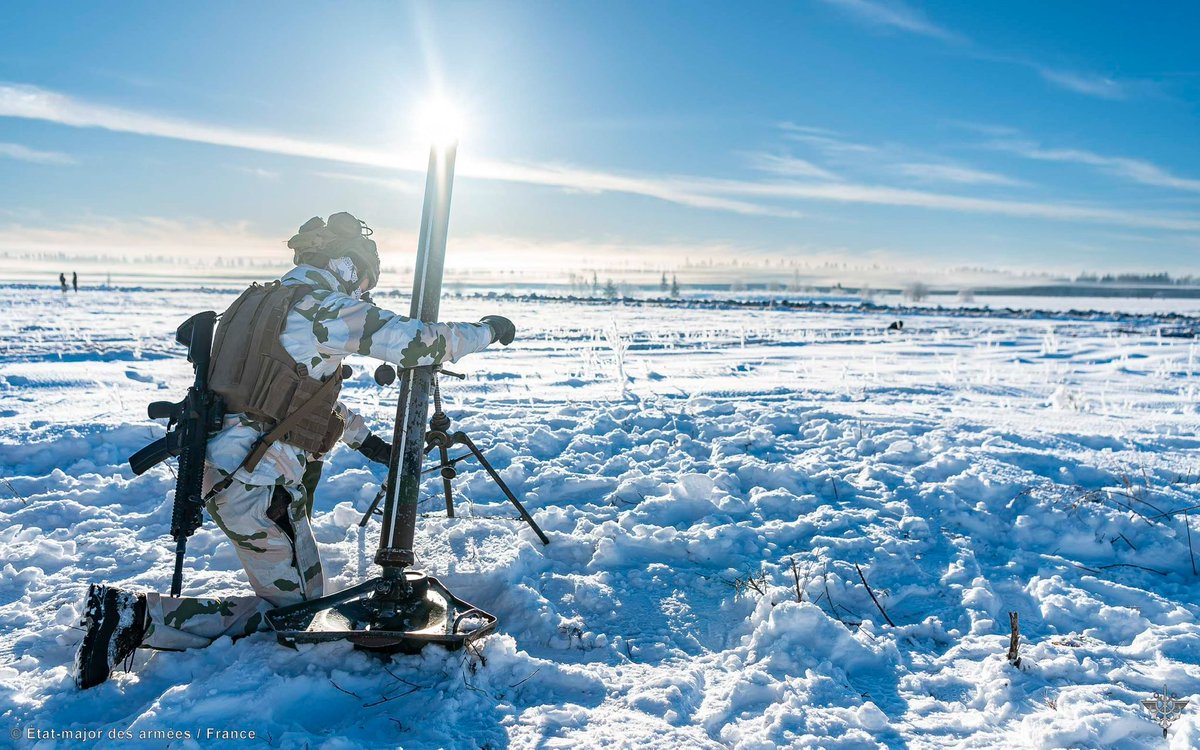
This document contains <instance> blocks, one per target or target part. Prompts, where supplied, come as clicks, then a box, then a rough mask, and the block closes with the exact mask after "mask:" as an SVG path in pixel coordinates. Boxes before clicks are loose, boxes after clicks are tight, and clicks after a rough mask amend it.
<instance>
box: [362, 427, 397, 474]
mask: <svg viewBox="0 0 1200 750" xmlns="http://www.w3.org/2000/svg"><path fill="white" fill-rule="evenodd" d="M356 450H357V451H358V452H359V453H361V454H363V455H364V456H366V457H367V459H368V460H370V461H374V462H375V463H377V464H383V465H384V466H386V465H387V463H388V461H390V460H391V458H392V446H391V444H390V443H385V442H383V440H381V439H379V438H378V437H376V436H375V435H367V439H366V440H364V441H362V445H360V446H358V448H357V449H356Z"/></svg>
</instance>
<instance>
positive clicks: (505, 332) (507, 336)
mask: <svg viewBox="0 0 1200 750" xmlns="http://www.w3.org/2000/svg"><path fill="white" fill-rule="evenodd" d="M479 322H480V323H483V324H484V325H486V326H487V327H488V328H491V329H492V343H493V344H494V343H496V342H497V341H499V342H500V343H501V344H504V345H505V346H508V345H509V344H511V343H512V342H513V339H515V338H516V337H517V327H516V326H515V325H513V322H512V321H511V320H509V319H508V318H506V317H504V316H502V315H485V316H483V318H482V319H480V321H479Z"/></svg>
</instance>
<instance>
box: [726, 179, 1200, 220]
mask: <svg viewBox="0 0 1200 750" xmlns="http://www.w3.org/2000/svg"><path fill="white" fill-rule="evenodd" d="M709 184H710V185H711V187H712V188H713V189H714V190H720V191H721V192H723V193H725V194H728V195H743V196H748V197H759V198H764V197H770V198H776V199H788V198H790V199H798V200H815V201H828V202H835V203H858V204H869V205H878V206H902V207H911V208H927V209H937V210H943V211H956V212H961V213H973V214H989V215H998V216H1011V217H1016V218H1026V219H1047V220H1053V221H1069V222H1081V223H1087V224H1108V225H1114V226H1124V227H1141V228H1145V229H1163V230H1170V231H1185V232H1194V231H1198V230H1200V218H1196V215H1195V214H1194V213H1193V214H1167V213H1153V212H1147V211H1126V210H1123V209H1114V208H1108V207H1104V206H1089V205H1080V204H1072V203H1043V202H1032V201H1017V200H1003V199H995V198H974V197H969V196H962V195H947V194H945V193H933V192H926V191H921V190H907V189H903V188H893V187H885V186H878V185H858V184H852V183H825V184H820V185H811V184H801V183H786V182H784V183H768V184H756V183H746V182H735V181H716V182H712V183H709Z"/></svg>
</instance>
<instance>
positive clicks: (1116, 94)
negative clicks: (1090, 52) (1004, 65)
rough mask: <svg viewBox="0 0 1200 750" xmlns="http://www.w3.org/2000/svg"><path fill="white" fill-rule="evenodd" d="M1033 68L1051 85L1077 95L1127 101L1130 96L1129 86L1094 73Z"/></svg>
mask: <svg viewBox="0 0 1200 750" xmlns="http://www.w3.org/2000/svg"><path fill="white" fill-rule="evenodd" d="M1032 67H1033V68H1035V69H1036V70H1037V72H1038V73H1039V74H1041V76H1042V78H1045V79H1046V80H1047V81H1049V82H1050V83H1052V84H1054V85H1055V86H1058V87H1059V88H1064V89H1066V90H1067V91H1074V92H1075V93H1077V94H1085V95H1087V96H1095V97H1098V98H1100V99H1125V98H1127V97H1128V96H1129V86H1128V84H1126V83H1122V82H1120V81H1115V80H1113V79H1112V78H1107V77H1105V76H1101V75H1096V74H1094V73H1077V72H1073V71H1069V70H1055V69H1054V68H1046V67H1042V66H1040V65H1036V64H1033V65H1032Z"/></svg>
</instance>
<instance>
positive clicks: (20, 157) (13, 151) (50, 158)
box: [0, 143, 76, 164]
mask: <svg viewBox="0 0 1200 750" xmlns="http://www.w3.org/2000/svg"><path fill="white" fill-rule="evenodd" d="M0 159H16V160H17V161H27V162H31V163H33V164H75V163H76V162H75V160H74V159H72V158H71V157H70V156H67V155H66V154H63V153H60V152H58V151H38V150H37V149H32V148H29V147H28V146H22V145H21V144H19V143H0Z"/></svg>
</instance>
